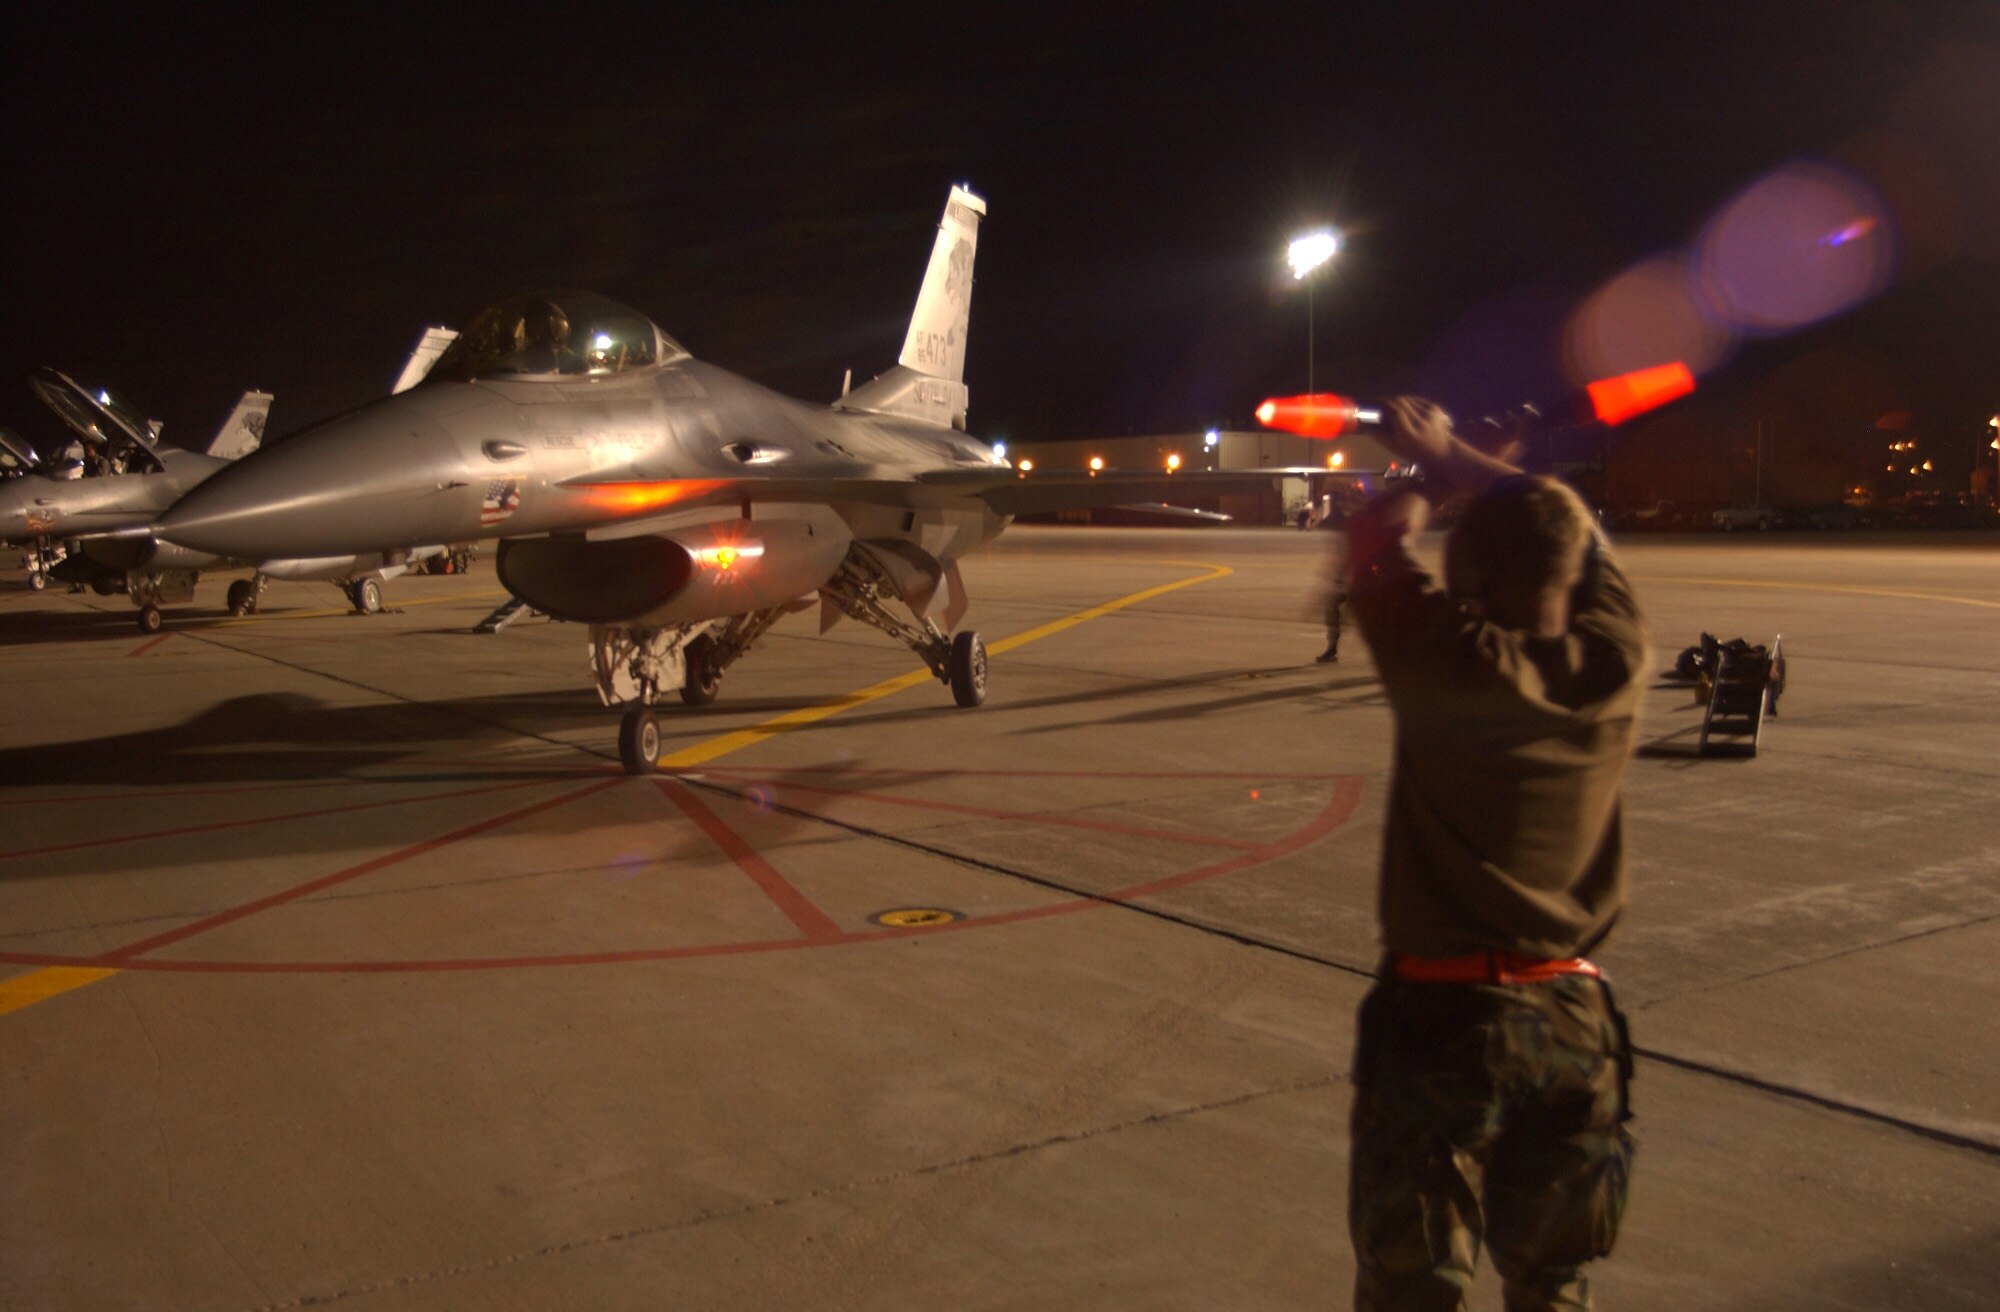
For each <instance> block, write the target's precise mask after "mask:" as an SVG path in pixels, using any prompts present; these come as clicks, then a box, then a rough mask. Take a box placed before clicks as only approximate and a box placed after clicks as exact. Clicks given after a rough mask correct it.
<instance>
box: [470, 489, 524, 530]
mask: <svg viewBox="0 0 2000 1312" xmlns="http://www.w3.org/2000/svg"><path fill="white" fill-rule="evenodd" d="M520 508H521V480H520V479H518V478H496V479H494V480H493V481H492V482H491V483H488V484H487V485H486V499H485V500H484V501H482V502H480V503H479V526H480V527H481V528H492V527H493V526H494V525H495V524H498V523H499V522H500V521H501V520H504V519H506V518H507V517H508V516H509V515H511V514H513V513H514V512H515V511H516V510H519V509H520Z"/></svg>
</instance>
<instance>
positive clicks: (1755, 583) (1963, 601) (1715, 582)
mask: <svg viewBox="0 0 2000 1312" xmlns="http://www.w3.org/2000/svg"><path fill="white" fill-rule="evenodd" d="M1632 581H1633V582H1634V583H1637V584H1639V585H1640V586H1642V587H1643V586H1644V585H1646V584H1648V583H1691V584H1696V585H1699V586H1701V587H1712V588H1775V589H1778V590H1780V591H1785V592H1793V591H1797V592H1839V593H1845V594H1846V595H1848V596H1853V597H1897V598H1901V599H1903V600H1906V601H1942V602H1947V603H1949V604H1951V605H1953V606H1979V607H1982V608H1984V609H1986V610H2000V601H1982V600H1980V599H1979V598H1978V597H1954V596H1952V595H1951V594H1950V593H1947V592H1910V591H1906V590H1904V589H1901V588H1860V587H1854V586H1852V585H1850V584H1845V583H1785V582H1781V581H1779V580H1777V579H1707V578H1682V577H1677V576H1675V575H1662V574H1652V575H1635V576H1634V577H1633V580H1632Z"/></svg>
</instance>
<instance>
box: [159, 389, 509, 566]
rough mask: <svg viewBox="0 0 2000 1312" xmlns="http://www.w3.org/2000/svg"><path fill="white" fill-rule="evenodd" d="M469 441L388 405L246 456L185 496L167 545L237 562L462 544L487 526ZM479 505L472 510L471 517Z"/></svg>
mask: <svg viewBox="0 0 2000 1312" xmlns="http://www.w3.org/2000/svg"><path fill="white" fill-rule="evenodd" d="M467 487H468V478H467V473H466V461H465V460H464V458H463V457H462V456H461V455H460V453H459V450H458V446H457V444H456V443H455V442H453V441H452V439H451V437H450V435H449V434H447V433H446V432H445V431H444V430H443V429H442V428H441V427H439V426H438V425H437V424H436V423H435V422H434V421H432V420H431V419H429V418H428V417H427V416H425V415H423V414H421V413H412V412H410V411H408V410H407V409H403V408H400V407H396V406H394V405H393V404H392V403H391V402H383V403H379V404H378V405H377V406H374V407H370V408H369V409H367V410H362V411H359V412H357V413H355V414H352V415H349V416H346V417H345V418H341V419H336V420H331V421H329V422H327V423H325V424H322V425H320V426H319V427H317V428H312V429H308V430H306V431H305V432H302V433H300V434H298V435H297V436H295V437H293V438H291V439H290V440H289V441H286V442H282V443H280V444H278V445H276V446H272V447H267V448H265V449H264V450H262V451H258V452H256V453H254V454H252V455H249V456H246V457H244V458H243V459H242V460H239V461H238V462H236V463H235V464H233V465H231V466H229V467H228V468H226V469H223V470H221V471H220V472H218V473H216V474H214V475H212V476H211V477H209V478H207V479H205V480H204V481H203V482H201V483H200V484H198V485H197V486H196V487H195V488H194V489H193V490H192V491H190V492H189V493H188V494H187V495H186V496H184V497H182V498H181V499H180V500H179V501H178V502H177V503H175V505H174V506H173V508H172V509H170V510H169V511H167V513H166V514H165V515H164V516H162V517H161V519H160V521H159V523H158V525H157V526H156V528H155V532H156V533H157V535H158V536H159V537H160V538H161V539H162V540H164V541H167V542H171V543H174V544H175V545H177V546H183V547H191V548H194V549H196V550H200V551H210V552H214V553H215V554H217V555H220V556H228V557H231V558H233V559H236V560H246V561H260V560H277V559H285V558H290V557H301V556H333V555H346V554H350V553H359V552H367V551H387V550H394V549H396V548H399V547H409V546H420V545H428V544H432V543H441V542H452V541H458V540H461V539H462V538H465V537H468V536H472V535H473V533H472V532H469V531H468V529H467V524H466V521H467V519H468V518H469V519H470V521H471V524H472V525H473V526H474V529H475V530H476V525H477V523H478V499H477V497H476V496H474V497H468V495H467ZM468 507H469V511H470V513H469V515H468Z"/></svg>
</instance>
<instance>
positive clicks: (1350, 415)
mask: <svg viewBox="0 0 2000 1312" xmlns="http://www.w3.org/2000/svg"><path fill="white" fill-rule="evenodd" d="M1257 422H1258V423H1260V424H1262V425H1264V427H1266V428H1275V429H1278V430H1280V431H1281V432H1286V433H1297V434H1298V435H1299V436H1300V437H1317V438H1333V437H1345V436H1346V435H1347V434H1349V433H1351V432H1353V431H1354V429H1355V423H1354V401H1353V399H1352V398H1351V397H1345V396H1339V395H1336V394H1335V393H1332V392H1308V393H1306V394H1305V395H1304V396H1274V397H1271V398H1270V399H1269V400H1267V401H1265V402H1264V404H1262V405H1260V406H1258V407H1257Z"/></svg>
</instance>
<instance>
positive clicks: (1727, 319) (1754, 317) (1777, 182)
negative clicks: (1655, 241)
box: [1695, 164, 1896, 336]
mask: <svg viewBox="0 0 2000 1312" xmlns="http://www.w3.org/2000/svg"><path fill="white" fill-rule="evenodd" d="M1893 231H1894V229H1893V227H1892V225H1891V222H1890V216H1889V212H1888V206H1887V205H1886V204H1885V203H1884V202H1883V200H1882V198H1881V197H1880V196H1879V195H1878V194H1877V193H1876V192H1875V190H1874V189H1873V188H1872V187H1870V186H1869V185H1868V184H1867V183H1865V182H1863V181H1861V180H1860V179H1859V178H1857V177H1855V176H1854V175H1852V174H1850V173H1847V172H1844V171H1842V170H1840V169H1836V168H1833V167H1832V166H1830V165H1825V164H1794V165H1791V166H1789V167H1787V168H1783V169H1780V170H1778V171H1777V172H1775V173H1772V174H1769V175H1767V176H1766V177H1764V178H1762V179H1760V180H1759V181H1758V182H1756V183H1755V184H1754V185H1752V186H1751V187H1750V188H1749V190H1747V191H1745V192H1743V193H1742V194H1741V195H1739V196H1737V197H1736V198H1735V199H1734V200H1732V201H1730V202H1729V204H1727V205H1726V206H1724V207H1723V208H1722V211H1721V212H1720V213H1719V214H1717V215H1716V217H1715V219H1714V220H1713V221H1711V222H1710V224H1709V225H1708V228H1707V229H1706V230H1705V231H1704V232H1703V234H1702V237H1701V240H1700V242H1699V244H1698V247H1697V251H1696V256H1695V267H1696V270H1697V272H1698V276H1699V283H1700V291H1701V296H1702V300H1703V302H1704V308H1705V310H1706V311H1707V313H1708V315H1709V317H1710V318H1711V319H1712V320H1713V321H1714V322H1716V323H1718V324H1721V325H1722V326H1724V327H1727V328H1730V329H1733V330H1735V331H1736V332H1740V333H1747V334H1752V335H1760V336H1768V335H1772V334H1776V333H1784V332H1790V331H1791V330H1793V329H1795V328H1801V327H1804V326H1805V325H1807V324H1811V323H1817V322H1819V321H1820V320H1822V319H1826V318H1830V317H1832V316H1833V315H1836V314H1839V313H1841V312H1843V311H1845V310H1849V309H1852V308H1853V307H1854V306H1856V305H1858V304H1860V303H1861V302H1862V301H1864V300H1866V299H1868V298H1869V297H1871V296H1873V295H1874V294H1875V293H1877V292H1879V291H1881V290H1882V289H1883V288H1884V287H1886V286H1888V285H1889V282H1890V281H1891V279H1893V278H1894V276H1895V272H1896V267H1895V266H1896V252H1895V249H1894V247H1895V243H1894V242H1893V241H1892V240H1891V237H1892V235H1893Z"/></svg>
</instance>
